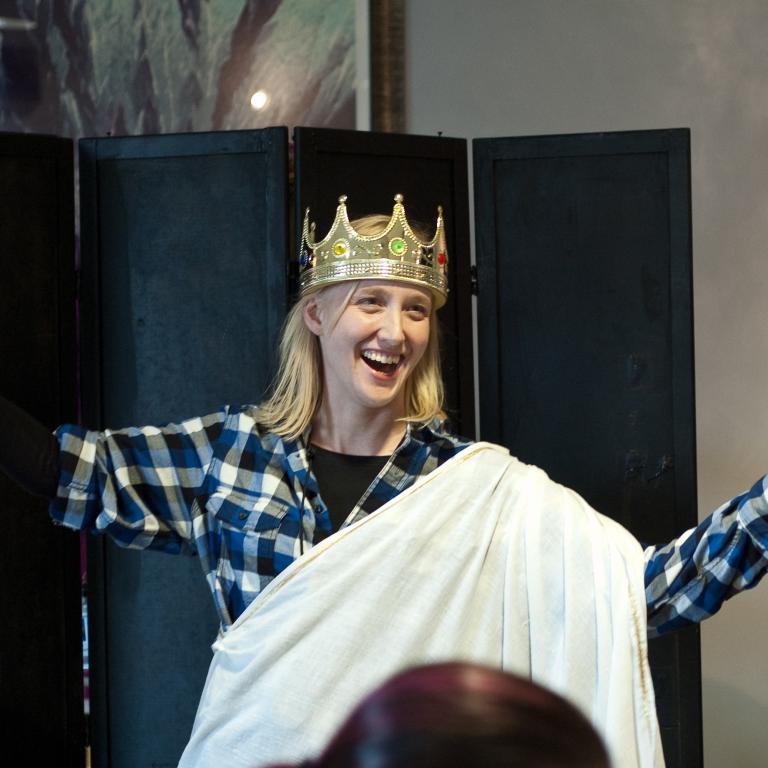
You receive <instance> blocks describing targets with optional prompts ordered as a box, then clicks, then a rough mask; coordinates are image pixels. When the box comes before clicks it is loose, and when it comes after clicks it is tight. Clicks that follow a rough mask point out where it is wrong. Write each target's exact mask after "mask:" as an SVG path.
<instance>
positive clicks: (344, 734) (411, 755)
mask: <svg viewBox="0 0 768 768" xmlns="http://www.w3.org/2000/svg"><path fill="white" fill-rule="evenodd" d="M438 766H439V767H440V768H452V767H453V766H455V767H456V768H459V767H460V768H472V767H474V766H477V768H522V766H536V768H567V767H571V768H573V767H576V768H610V762H609V759H608V755H607V752H606V750H605V747H604V746H603V743H602V741H601V740H600V737H599V736H598V734H597V733H596V732H595V730H594V728H593V727H592V725H591V724H590V723H589V721H588V720H587V719H586V718H585V717H584V716H583V715H582V714H581V713H580V712H579V711H578V710H577V709H576V708H575V707H574V706H573V705H572V704H570V703H569V702H567V701H566V700H565V699H563V698H562V697H560V696H558V695H557V694H555V693H553V692H551V691H549V690H547V689H545V688H542V687H541V686H539V685H537V684H535V683H533V682H531V681H530V680H527V679H523V678H520V677H517V676H516V675H511V674H508V673H505V672H501V671H499V670H497V669H493V668H490V667H485V666H480V665H477V664H465V663H446V664H435V665H430V666H423V667H416V668H414V669H411V670H408V671H406V672H403V673H401V674H399V675H396V676H395V677H394V678H392V679H391V680H389V681H388V682H386V683H384V684H383V685H382V686H381V687H379V688H378V689H376V690H375V691H374V692H373V693H371V694H370V695H369V696H367V697H366V698H365V699H364V700H363V701H362V702H361V703H360V704H359V705H358V706H357V707H356V708H355V710H354V711H353V712H352V714H351V715H350V716H349V717H348V718H347V720H346V722H345V723H344V724H343V725H342V726H341V728H340V729H339V731H338V732H337V733H336V735H335V736H334V737H333V739H332V740H331V742H330V744H329V745H328V746H327V747H326V749H325V750H324V751H323V752H322V754H321V755H320V756H319V757H318V758H316V759H315V760H309V761H307V762H305V763H302V768H304V767H306V768H310V767H311V768H433V767H434V768H438Z"/></svg>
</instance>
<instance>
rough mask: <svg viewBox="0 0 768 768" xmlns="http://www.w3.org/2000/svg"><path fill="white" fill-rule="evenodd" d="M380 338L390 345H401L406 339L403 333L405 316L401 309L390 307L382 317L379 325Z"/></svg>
mask: <svg viewBox="0 0 768 768" xmlns="http://www.w3.org/2000/svg"><path fill="white" fill-rule="evenodd" d="M379 338H380V339H381V341H382V342H383V343H386V344H387V345H388V346H391V347H395V346H400V345H401V344H402V343H403V340H404V339H405V334H404V333H403V317H402V314H401V313H400V310H399V309H395V308H394V307H391V308H390V307H388V308H387V311H386V312H384V313H383V315H382V318H381V326H380V327H379Z"/></svg>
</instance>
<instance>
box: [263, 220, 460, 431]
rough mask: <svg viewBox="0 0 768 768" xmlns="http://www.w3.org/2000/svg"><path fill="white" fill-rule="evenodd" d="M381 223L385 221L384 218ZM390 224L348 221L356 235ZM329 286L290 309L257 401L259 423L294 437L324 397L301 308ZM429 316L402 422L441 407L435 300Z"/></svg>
mask: <svg viewBox="0 0 768 768" xmlns="http://www.w3.org/2000/svg"><path fill="white" fill-rule="evenodd" d="M382 222H383V223H382ZM388 223H389V217H388V216H381V215H378V214H376V215H371V216H365V217H363V218H362V219H356V220H355V221H353V222H352V226H353V227H354V228H355V229H356V230H357V231H358V232H360V234H375V233H376V232H379V231H381V230H382V229H383V228H384V227H385V226H386V225H387V224H388ZM358 282H359V281H358V280H355V281H350V288H349V291H348V293H347V295H346V296H345V297H344V300H343V301H341V302H340V303H339V306H338V308H337V312H336V314H335V315H332V316H331V322H330V327H331V328H333V327H334V326H335V325H336V322H337V321H338V319H339V318H340V317H341V314H342V313H343V312H344V310H345V309H346V307H347V305H348V304H349V301H350V299H351V298H352V294H353V293H354V291H355V288H356V287H357V283H358ZM326 290H328V289H327V288H323V289H321V290H320V291H318V292H317V293H314V294H310V295H308V296H302V297H301V298H300V299H299V300H298V301H297V302H296V304H294V306H293V307H292V308H291V310H290V311H289V312H288V316H287V317H286V319H285V323H284V324H283V331H282V334H281V337H280V345H279V348H278V350H279V367H278V370H277V375H276V376H275V380H274V382H273V385H272V392H271V394H270V396H269V397H268V398H267V399H266V400H265V401H263V402H262V403H261V404H260V405H259V406H258V415H257V418H258V420H259V423H260V424H262V425H263V426H264V427H266V428H267V429H268V430H269V431H270V432H274V433H276V434H278V435H280V436H281V437H283V438H286V439H288V440H295V439H296V438H297V437H299V436H300V435H302V434H303V433H304V431H305V430H306V429H307V427H309V426H310V424H311V423H312V419H313V418H314V416H315V414H316V413H317V410H318V408H319V407H320V403H321V402H322V398H323V358H322V353H321V350H320V342H319V340H318V338H317V336H315V334H314V333H312V331H310V330H309V328H308V327H307V325H306V323H305V322H304V310H305V308H306V306H307V304H308V303H309V302H310V301H311V300H312V299H313V298H316V297H317V296H319V295H320V294H322V293H323V292H324V291H326ZM432 307H433V308H432V312H431V314H430V318H429V341H428V342H427V348H426V350H425V351H424V354H423V355H422V358H421V360H419V362H418V364H417V366H416V368H414V370H413V372H412V373H411V375H410V377H409V378H408V380H407V381H406V382H405V416H404V417H403V421H407V422H412V423H416V424H425V423H427V422H428V421H431V420H432V419H434V418H435V417H438V418H445V413H444V411H443V399H444V396H445V392H444V389H443V377H442V373H441V370H440V342H439V329H438V322H437V317H436V316H435V310H434V303H433V305H432Z"/></svg>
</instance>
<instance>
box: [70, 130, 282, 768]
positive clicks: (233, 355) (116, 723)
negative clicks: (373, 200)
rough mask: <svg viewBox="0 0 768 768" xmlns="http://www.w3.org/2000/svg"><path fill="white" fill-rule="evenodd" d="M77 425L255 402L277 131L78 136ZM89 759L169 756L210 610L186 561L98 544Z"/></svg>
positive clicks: (260, 380)
mask: <svg viewBox="0 0 768 768" xmlns="http://www.w3.org/2000/svg"><path fill="white" fill-rule="evenodd" d="M80 178H81V201H82V216H81V221H82V253H83V267H82V285H83V289H82V290H83V334H82V338H83V363H84V364H83V372H84V375H83V402H84V405H85V406H86V408H85V414H84V420H85V422H86V424H89V425H93V426H100V427H107V426H108V427H112V428H117V427H121V426H128V425H138V424H162V423H165V422H168V421H176V420H179V419H183V418H185V417H192V416H200V415H203V414H205V413H209V412H211V411H213V410H215V409H217V408H218V407H220V406H222V405H224V404H227V403H243V402H252V401H258V400H259V398H260V396H261V394H262V393H263V392H264V390H265V389H266V387H267V385H268V382H269V379H270V375H271V361H272V359H273V352H274V348H275V345H276V342H277V336H278V332H279V328H280V324H281V322H282V319H283V316H284V314H285V311H286V297H287V285H286V269H285V252H286V249H287V243H286V237H287V221H286V210H287V133H286V131H285V129H281V128H275V129H267V130H262V131H243V132H229V133H224V132H221V133H211V134H186V135H177V136H172V135H169V136H152V137H141V138H138V137H137V138H114V139H88V140H83V141H81V142H80ZM90 565H91V575H92V579H91V583H92V597H93V599H92V601H91V603H92V610H93V621H92V627H93V631H92V637H93V643H92V647H93V660H92V665H93V697H94V700H93V708H92V709H93V719H94V728H93V740H94V763H95V765H97V766H106V765H111V766H112V767H113V768H118V767H119V766H126V768H128V767H130V768H136V766H157V765H176V762H177V761H178V758H179V756H180V754H181V751H182V749H183V747H184V745H185V743H186V741H187V739H188V737H189V731H190V728H191V725H192V721H193V719H194V714H195V711H196V708H197V701H198V700H199V698H200V692H201V691H202V686H203V682H204V680H205V674H206V671H207V668H208V664H209V663H210V658H211V652H210V644H211V643H212V642H213V640H214V639H215V636H216V631H217V619H216V616H215V612H214V610H213V603H212V599H211V596H210V594H209V592H208V589H207V586H206V583H205V580H204V579H203V574H202V571H201V569H200V565H199V563H198V561H197V559H196V558H188V557H168V556H163V555H159V554H157V553H152V552H147V553H139V552H128V551H125V550H121V549H119V548H118V547H116V546H115V545H114V544H112V543H111V542H106V543H105V542H103V541H101V540H97V541H96V542H95V545H94V546H93V547H92V559H91V563H90Z"/></svg>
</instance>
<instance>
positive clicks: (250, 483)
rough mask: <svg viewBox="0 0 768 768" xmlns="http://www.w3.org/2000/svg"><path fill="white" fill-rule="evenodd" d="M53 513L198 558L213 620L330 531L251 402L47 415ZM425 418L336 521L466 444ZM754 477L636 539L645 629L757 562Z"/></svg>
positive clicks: (766, 540) (674, 617)
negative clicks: (681, 526)
mask: <svg viewBox="0 0 768 768" xmlns="http://www.w3.org/2000/svg"><path fill="white" fill-rule="evenodd" d="M57 436H58V438H59V441H60V443H61V467H62V471H61V477H60V484H59V491H58V496H57V498H56V499H55V500H54V501H53V502H52V503H51V515H52V517H53V518H54V520H55V521H57V522H59V523H61V524H63V525H66V526H69V527H71V528H77V529H81V528H86V529H92V530H96V531H98V532H104V533H108V534H110V536H111V537H112V538H113V539H114V540H115V541H116V542H117V543H118V544H119V545H121V546H124V547H134V548H138V549H158V550H161V551H164V552H172V553H175V552H182V551H186V552H189V553H192V554H196V555H197V556H198V557H199V558H200V562H201V565H202V567H203V572H204V573H205V576H206V579H207V581H208V584H209V586H210V588H211V591H212V593H213V598H214V602H215V604H216V609H217V611H218V614H219V618H220V620H221V625H222V628H223V629H227V628H228V627H229V626H230V625H231V624H232V622H233V621H234V620H235V619H236V618H237V617H238V616H239V615H240V614H241V613H242V612H243V610H244V609H245V608H246V606H248V605H249V604H250V603H251V602H252V601H253V600H254V598H255V597H256V596H257V595H258V594H259V592H260V591H261V590H262V589H263V588H264V587H265V586H266V584H268V583H269V582H270V581H271V580H272V579H273V578H274V577H275V576H276V575H277V574H278V573H280V572H281V571H282V570H284V569H285V568H286V567H287V566H288V565H289V564H290V563H291V562H293V560H294V559H295V558H296V557H297V556H298V555H299V552H300V546H301V545H300V537H299V521H300V516H299V505H300V504H301V500H302V498H303V499H304V514H303V528H304V534H303V546H304V547H309V546H311V543H312V542H318V541H320V540H321V539H323V538H324V537H325V536H327V535H329V534H330V533H331V523H330V517H329V514H328V509H327V507H326V506H325V503H324V502H323V500H322V498H321V497H320V492H319V489H318V485H317V480H316V479H315V477H314V476H313V474H312V473H311V472H310V471H309V467H308V464H307V455H306V450H305V448H306V446H305V443H304V441H303V440H297V441H289V440H283V439H282V438H280V437H278V436H276V435H274V434H271V433H266V432H264V431H262V430H261V429H260V427H259V425H258V423H257V422H256V409H255V407H254V406H243V407H240V408H231V407H230V408H224V409H222V410H220V411H218V412H216V413H213V414H211V415H209V416H204V417H202V418H196V419H190V420H188V421H184V422H182V423H180V424H170V425H167V426H164V427H162V428H157V427H142V428H129V429H123V430H118V431H111V430H109V431H106V432H90V431H86V430H84V429H82V428H80V427H76V426H71V425H67V426H64V427H60V428H59V430H58V431H57ZM467 444H468V443H467V441H465V440H462V439H460V438H457V437H455V436H454V435H451V434H450V433H448V432H445V431H443V430H442V428H441V425H440V424H439V422H434V423H432V424H430V425H428V426H425V427H420V428H416V427H412V426H409V427H408V429H407V431H406V435H405V439H404V440H403V441H402V442H401V444H400V446H399V447H398V448H397V450H396V451H395V452H394V454H393V455H392V456H391V458H390V459H389V460H388V461H387V463H386V464H385V466H384V468H383V469H382V470H381V472H380V473H379V474H378V475H377V477H376V478H375V479H374V480H373V482H372V483H371V485H370V487H369V488H368V490H367V491H366V492H365V493H364V494H363V496H362V498H361V499H360V500H359V501H358V503H357V505H356V506H355V508H354V509H353V510H352V511H351V512H350V514H349V516H348V517H347V519H346V522H345V524H351V523H353V522H355V521H356V520H359V519H360V518H361V517H364V516H365V515H367V514H369V513H371V512H373V511H374V510H376V509H378V508H379V507H380V506H382V505H383V504H385V503H386V502H387V501H389V500H390V499H392V498H394V497H395V496H396V495H397V494H398V493H400V492H401V491H402V490H404V489H405V488H408V487H409V486H410V485H412V484H413V483H414V482H415V481H416V480H417V479H418V478H419V477H422V476H424V475H427V474H429V473H430V472H432V471H433V470H434V469H435V468H436V467H438V466H439V465H440V464H442V463H443V462H445V461H446V460H448V459H449V458H451V457H452V456H454V455H455V454H456V453H458V452H459V451H460V450H462V449H463V448H464V447H466V446H467ZM767 497H768V481H766V479H765V478H763V479H762V480H761V481H759V482H758V483H757V484H756V485H755V486H754V487H753V488H752V490H751V491H750V492H748V493H745V494H744V495H742V496H738V497H736V498H735V499H733V500H732V501H730V502H728V503H727V504H724V505H723V506H722V507H720V508H719V509H718V510H716V511H715V512H714V513H713V514H712V515H710V516H709V517H708V518H707V519H706V520H704V521H703V522H702V523H700V524H699V525H698V526H697V527H696V528H694V529H691V530H690V531H688V532H686V533H685V534H683V536H681V537H680V538H679V539H676V540H675V541H672V542H671V543H669V544H667V545H666V546H663V547H648V548H647V549H646V552H645V554H646V568H645V582H646V600H647V604H648V626H649V634H651V635H656V634H661V633H663V632H666V631H669V630H672V629H677V628H678V627H682V626H685V625H687V624H691V623H695V622H698V621H701V620H702V619H704V618H706V617H708V616H711V615H712V614H713V613H715V612H716V611H717V610H718V609H719V608H720V606H721V605H722V603H723V601H724V600H726V599H727V598H728V597H730V596H731V595H733V594H734V593H735V592H738V591H740V590H742V589H748V588H750V587H753V586H755V585H756V584H757V582H758V581H759V580H760V578H761V577H762V576H763V574H764V573H765V571H766V568H768V552H767V551H766V550H767V549H768V501H767Z"/></svg>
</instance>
